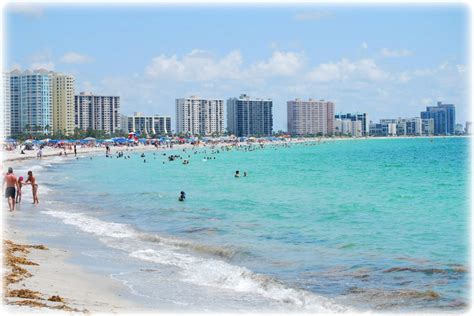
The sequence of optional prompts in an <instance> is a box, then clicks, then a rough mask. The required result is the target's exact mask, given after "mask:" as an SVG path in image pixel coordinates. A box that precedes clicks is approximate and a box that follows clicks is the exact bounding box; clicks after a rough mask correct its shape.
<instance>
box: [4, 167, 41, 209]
mask: <svg viewBox="0 0 474 316" xmlns="http://www.w3.org/2000/svg"><path fill="white" fill-rule="evenodd" d="M3 185H4V187H5V198H6V199H8V207H9V208H10V212H13V211H14V210H15V206H16V204H17V203H20V202H21V189H22V187H23V185H31V190H32V193H33V204H39V200H38V184H37V183H36V178H35V176H33V172H32V171H31V170H30V171H28V177H27V178H26V181H25V182H23V177H21V176H20V177H18V178H17V176H16V175H15V174H14V173H13V168H11V167H9V168H8V172H7V174H6V175H5V177H4V178H3Z"/></svg>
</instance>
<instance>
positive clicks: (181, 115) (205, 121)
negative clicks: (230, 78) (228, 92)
mask: <svg viewBox="0 0 474 316" xmlns="http://www.w3.org/2000/svg"><path fill="white" fill-rule="evenodd" d="M223 131H224V100H220V99H202V98H199V97H197V96H191V97H189V98H181V99H176V132H177V133H189V134H191V135H197V134H198V135H216V134H217V135H220V134H222V133H223Z"/></svg>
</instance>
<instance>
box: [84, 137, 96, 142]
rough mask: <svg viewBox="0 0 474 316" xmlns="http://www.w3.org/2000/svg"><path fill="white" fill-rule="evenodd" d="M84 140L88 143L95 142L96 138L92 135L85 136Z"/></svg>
mask: <svg viewBox="0 0 474 316" xmlns="http://www.w3.org/2000/svg"><path fill="white" fill-rule="evenodd" d="M84 140H85V141H86V142H88V143H95V142H96V139H95V138H94V137H86V138H84Z"/></svg>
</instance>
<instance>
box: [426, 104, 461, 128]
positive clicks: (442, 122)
mask: <svg viewBox="0 0 474 316" xmlns="http://www.w3.org/2000/svg"><path fill="white" fill-rule="evenodd" d="M421 118H422V119H425V120H426V119H433V121H434V134H435V135H454V127H455V124H456V108H455V107H454V105H453V104H443V103H441V102H438V105H437V106H428V107H426V111H423V112H421Z"/></svg>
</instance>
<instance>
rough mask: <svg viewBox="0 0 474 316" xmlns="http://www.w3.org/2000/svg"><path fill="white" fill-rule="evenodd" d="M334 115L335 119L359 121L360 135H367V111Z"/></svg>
mask: <svg viewBox="0 0 474 316" xmlns="http://www.w3.org/2000/svg"><path fill="white" fill-rule="evenodd" d="M334 117H335V119H336V120H337V119H339V120H351V121H360V122H361V126H362V129H361V133H362V135H369V115H368V114H367V113H359V112H356V113H338V114H336V115H335V116H334Z"/></svg>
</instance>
